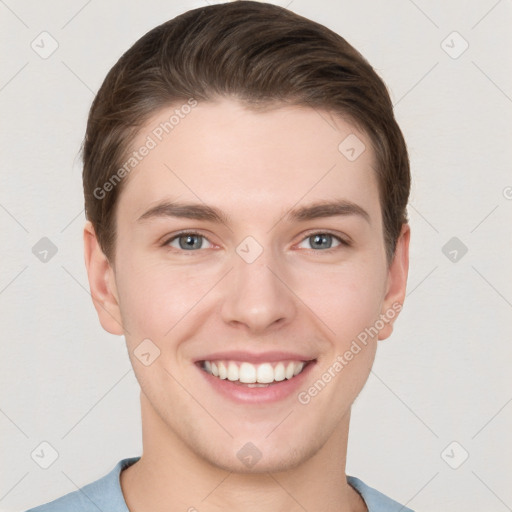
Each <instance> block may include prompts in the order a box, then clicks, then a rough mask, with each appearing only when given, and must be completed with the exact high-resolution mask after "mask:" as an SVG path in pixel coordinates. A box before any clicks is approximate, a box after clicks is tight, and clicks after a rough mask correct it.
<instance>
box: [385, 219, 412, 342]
mask: <svg viewBox="0 0 512 512" xmlns="http://www.w3.org/2000/svg"><path fill="white" fill-rule="evenodd" d="M410 238H411V229H410V227H409V225H408V224H404V225H403V226H402V229H401V231H400V235H399V237H398V240H397V243H396V248H395V254H394V256H393V261H392V262H391V265H390V266H389V270H388V284H387V291H386V297H385V299H384V303H383V306H382V311H381V318H382V320H383V321H384V323H385V326H384V327H383V328H382V329H381V330H380V332H379V337H378V338H379V340H385V339H386V338H388V337H389V336H391V333H392V332H393V324H394V322H395V320H396V318H397V317H398V314H399V312H400V311H401V309H402V305H403V303H404V300H405V291H406V287H407V276H408V273H409V241H410Z"/></svg>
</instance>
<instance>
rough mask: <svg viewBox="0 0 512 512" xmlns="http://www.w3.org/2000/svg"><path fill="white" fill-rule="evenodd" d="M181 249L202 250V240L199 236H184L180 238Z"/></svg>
mask: <svg viewBox="0 0 512 512" xmlns="http://www.w3.org/2000/svg"><path fill="white" fill-rule="evenodd" d="M180 247H181V248H182V249H199V248H201V239H200V237H198V236H197V235H183V236H182V237H180Z"/></svg>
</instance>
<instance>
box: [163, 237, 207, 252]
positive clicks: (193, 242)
mask: <svg viewBox="0 0 512 512" xmlns="http://www.w3.org/2000/svg"><path fill="white" fill-rule="evenodd" d="M205 241H206V242H207V243H208V244H210V242H209V241H208V240H207V239H206V238H205V237H204V236H203V235H199V234H198V233H181V234H179V235H176V236H175V237H173V238H171V239H170V240H169V241H168V242H166V245H170V246H171V247H174V248H176V249H182V250H184V251H194V250H196V249H205V247H203V243H204V242H205ZM176 242H177V243H178V246H176V245H175V244H176ZM210 245H211V244H210Z"/></svg>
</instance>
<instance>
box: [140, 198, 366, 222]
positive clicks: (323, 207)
mask: <svg viewBox="0 0 512 512" xmlns="http://www.w3.org/2000/svg"><path fill="white" fill-rule="evenodd" d="M337 216H359V217H361V218H363V219H364V220H365V221H366V222H368V223H369V224H370V223H371V222H370V215H369V214H368V212H367V211H366V210H365V209H364V208H362V207H361V206H359V205H358V204H356V203H353V202H351V201H347V200H345V199H340V200H334V201H318V202H316V203H313V204H311V205H308V206H300V207H298V208H293V209H291V210H289V211H288V212H286V213H285V214H284V215H283V216H282V217H281V218H280V220H283V219H286V220H287V221H289V222H293V221H299V222H300V221H302V222H304V221H308V220H314V219H320V218H324V217H337ZM165 217H178V218H186V219H193V220H205V221H210V222H214V223H217V224H226V225H227V224H229V216H228V215H226V214H225V213H224V212H222V211H221V210H219V209H218V208H215V207H214V206H208V205H206V204H199V203H179V202H171V201H165V202H162V203H159V204H157V205H156V206H153V207H152V208H150V209H149V210H147V211H146V212H144V213H143V214H142V215H141V216H140V217H139V218H138V221H142V220H146V219H153V218H165ZM278 222H279V221H278Z"/></svg>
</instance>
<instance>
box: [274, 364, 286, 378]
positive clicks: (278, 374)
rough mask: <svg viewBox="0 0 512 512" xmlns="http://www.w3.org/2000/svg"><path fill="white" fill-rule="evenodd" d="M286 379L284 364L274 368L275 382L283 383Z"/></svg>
mask: <svg viewBox="0 0 512 512" xmlns="http://www.w3.org/2000/svg"><path fill="white" fill-rule="evenodd" d="M284 379H285V375H284V364H283V363H277V364H276V367H275V368H274V380H275V381H277V382H281V381H282V380H284Z"/></svg>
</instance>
